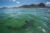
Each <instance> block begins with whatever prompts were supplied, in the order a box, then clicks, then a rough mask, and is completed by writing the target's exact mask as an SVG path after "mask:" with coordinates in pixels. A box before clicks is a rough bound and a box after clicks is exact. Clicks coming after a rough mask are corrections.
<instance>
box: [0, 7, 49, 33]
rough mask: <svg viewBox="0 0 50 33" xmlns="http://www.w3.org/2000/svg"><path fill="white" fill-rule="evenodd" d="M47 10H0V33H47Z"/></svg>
mask: <svg viewBox="0 0 50 33" xmlns="http://www.w3.org/2000/svg"><path fill="white" fill-rule="evenodd" d="M47 10H49V9H47V8H12V9H0V33H49V32H48V31H49V30H48V29H50V28H49V27H48V25H47V22H48V18H47V17H46V14H47V13H46V11H47Z"/></svg>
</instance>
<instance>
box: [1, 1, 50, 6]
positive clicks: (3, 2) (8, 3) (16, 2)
mask: <svg viewBox="0 0 50 33" xmlns="http://www.w3.org/2000/svg"><path fill="white" fill-rule="evenodd" d="M39 3H45V4H48V3H49V4H50V0H0V6H20V5H25V4H39Z"/></svg>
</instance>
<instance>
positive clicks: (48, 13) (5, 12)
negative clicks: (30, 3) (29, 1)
mask: <svg viewBox="0 0 50 33" xmlns="http://www.w3.org/2000/svg"><path fill="white" fill-rule="evenodd" d="M27 14H30V15H35V16H37V17H40V18H41V19H43V20H47V21H48V17H50V9H48V8H7V9H1V8H0V16H2V17H0V21H2V20H5V19H6V18H8V17H15V18H16V17H17V16H18V15H27ZM17 18H18V17H17ZM49 19H50V18H49ZM47 21H45V23H44V25H45V27H46V28H47V29H50V26H49V27H48V25H47ZM39 28H40V27H39ZM47 29H46V30H47ZM42 30H43V33H46V32H45V29H42ZM47 31H49V30H47ZM14 33H15V32H14ZM36 33H37V32H36ZM47 33H48V32H47Z"/></svg>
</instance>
